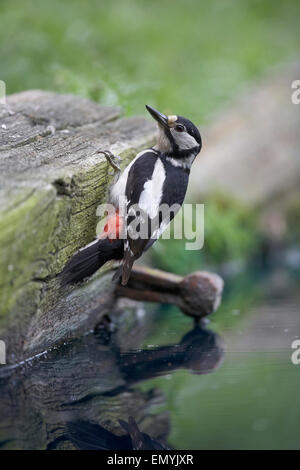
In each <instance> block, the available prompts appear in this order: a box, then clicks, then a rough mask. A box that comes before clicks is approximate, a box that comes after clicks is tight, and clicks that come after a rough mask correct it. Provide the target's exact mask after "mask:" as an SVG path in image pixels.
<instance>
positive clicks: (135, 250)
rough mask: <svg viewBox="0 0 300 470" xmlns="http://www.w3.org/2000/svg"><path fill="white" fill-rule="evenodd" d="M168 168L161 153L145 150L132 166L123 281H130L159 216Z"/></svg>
mask: <svg viewBox="0 0 300 470" xmlns="http://www.w3.org/2000/svg"><path fill="white" fill-rule="evenodd" d="M164 180H165V170H164V166H163V163H162V162H161V160H160V158H159V156H158V155H157V153H155V152H153V151H149V152H147V153H144V154H143V155H142V156H141V157H140V158H139V159H138V160H136V162H135V163H134V165H132V167H131V169H130V171H129V173H128V178H127V184H126V189H125V196H126V204H127V207H126V216H125V221H126V223H125V225H126V237H127V238H126V240H125V242H124V259H123V267H122V283H123V284H126V283H127V281H128V279H129V276H130V272H131V268H132V265H133V262H134V261H135V260H136V259H137V258H139V257H140V256H141V254H142V253H143V250H144V248H145V246H146V244H147V243H148V240H149V239H150V238H151V235H152V232H153V229H152V227H151V218H153V217H155V215H156V214H157V212H158V207H159V204H160V200H161V194H162V189H163V184H164Z"/></svg>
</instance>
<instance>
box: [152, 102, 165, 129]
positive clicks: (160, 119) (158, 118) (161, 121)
mask: <svg viewBox="0 0 300 470" xmlns="http://www.w3.org/2000/svg"><path fill="white" fill-rule="evenodd" d="M146 109H147V111H149V113H150V114H151V116H152V117H153V118H154V119H155V120H156V121H157V122H158V123H159V124H161V125H162V126H163V127H166V128H167V129H169V123H168V116H165V114H162V113H160V112H159V111H157V110H156V109H154V108H152V107H151V106H148V105H147V104H146Z"/></svg>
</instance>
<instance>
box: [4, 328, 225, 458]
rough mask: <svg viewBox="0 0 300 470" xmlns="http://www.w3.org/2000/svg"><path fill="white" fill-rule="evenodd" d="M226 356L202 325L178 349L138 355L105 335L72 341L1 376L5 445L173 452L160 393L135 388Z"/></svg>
mask: <svg viewBox="0 0 300 470" xmlns="http://www.w3.org/2000/svg"><path fill="white" fill-rule="evenodd" d="M110 336H111V337H110ZM222 358H223V345H222V340H221V338H220V337H219V336H218V335H217V334H216V333H214V332H213V331H211V330H209V329H207V328H204V327H201V326H197V327H195V328H194V329H192V330H191V331H189V332H188V333H187V334H185V335H184V336H183V338H182V339H181V341H180V342H179V343H178V344H173V345H168V346H160V347H156V348H152V349H145V350H136V351H128V350H127V351H122V350H121V348H120V347H119V346H118V344H116V340H115V337H114V334H112V335H110V334H109V333H108V332H107V330H103V331H99V330H98V331H97V332H94V333H91V334H88V335H86V336H84V337H82V338H79V339H75V340H72V341H70V342H69V343H67V344H65V345H63V346H62V348H60V349H55V350H52V351H49V352H48V354H47V356H46V357H44V358H43V359H40V360H38V361H37V362H34V361H33V363H32V364H31V365H30V367H29V366H28V367H25V368H23V369H22V370H17V369H14V371H13V373H12V374H11V375H10V376H9V375H8V374H7V371H6V373H5V374H4V375H5V376H3V378H2V379H1V378H0V396H3V397H4V396H5V397H6V399H5V400H4V401H3V406H2V410H3V412H1V415H2V416H1V418H2V420H1V423H0V436H1V441H2V447H3V448H21V449H28V448H29V449H32V448H48V449H59V448H80V449H92V448H97V449H111V450H113V449H125V448H126V449H162V448H167V447H166V446H165V444H163V443H162V442H165V441H166V440H167V437H168V433H169V417H168V415H167V414H166V413H164V414H163V413H161V414H157V415H153V414H152V413H150V409H151V408H152V406H153V405H155V404H157V401H158V397H159V398H160V399H161V396H162V393H160V392H159V391H157V390H152V391H150V392H142V391H141V390H139V389H138V388H137V387H132V385H134V384H137V383H138V382H141V381H144V380H147V379H151V378H153V377H157V376H161V375H164V374H170V373H171V372H172V371H176V370H178V369H188V370H189V371H191V372H192V373H196V374H205V373H208V372H210V371H212V370H214V369H215V368H216V367H218V366H219V364H220V363H221V361H222ZM7 397H9V398H7ZM161 401H162V400H161ZM133 416H134V418H133ZM147 430H148V431H149V430H150V433H151V436H150V435H149V434H146V432H143V431H147ZM2 436H3V437H2Z"/></svg>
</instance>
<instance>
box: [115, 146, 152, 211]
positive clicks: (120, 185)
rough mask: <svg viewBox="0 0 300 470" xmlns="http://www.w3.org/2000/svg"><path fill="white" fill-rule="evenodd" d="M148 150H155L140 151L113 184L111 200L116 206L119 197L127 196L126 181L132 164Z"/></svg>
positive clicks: (148, 150)
mask: <svg viewBox="0 0 300 470" xmlns="http://www.w3.org/2000/svg"><path fill="white" fill-rule="evenodd" d="M147 152H153V153H155V152H154V150H152V149H146V150H143V151H142V152H140V153H138V154H137V156H136V157H135V158H134V159H133V160H132V162H130V163H129V165H128V166H127V167H126V168H125V170H124V171H123V173H121V175H120V178H119V179H118V181H117V182H116V183H115V184H114V185H113V186H112V188H111V189H110V202H111V203H112V204H113V205H114V206H115V207H118V206H119V198H120V197H124V196H125V190H126V183H127V178H128V173H129V170H130V168H131V167H132V165H133V164H134V163H135V162H136V161H137V159H138V158H140V157H142V156H143V155H144V154H145V153H147Z"/></svg>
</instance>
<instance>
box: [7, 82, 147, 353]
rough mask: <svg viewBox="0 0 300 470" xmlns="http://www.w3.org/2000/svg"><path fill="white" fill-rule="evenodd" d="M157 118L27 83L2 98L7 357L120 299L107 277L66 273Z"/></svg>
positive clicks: (58, 335)
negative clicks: (63, 284) (114, 173)
mask: <svg viewBox="0 0 300 470" xmlns="http://www.w3.org/2000/svg"><path fill="white" fill-rule="evenodd" d="M154 135H155V125H154V123H152V122H151V121H150V120H149V121H148V120H146V119H145V118H141V117H132V118H122V117H121V114H120V109H119V108H116V107H110V108H108V107H103V106H100V105H98V104H96V103H93V102H92V101H90V100H87V99H83V98H80V97H76V96H72V95H59V94H55V93H49V92H43V91H26V92H23V93H18V94H15V95H12V96H9V97H8V98H7V105H6V106H4V105H2V106H1V107H0V338H1V339H3V340H5V342H6V344H7V361H8V362H15V361H17V360H18V359H21V358H22V357H24V356H26V355H27V356H28V355H31V354H32V353H33V352H34V351H39V350H42V349H43V348H46V347H48V346H49V345H51V344H53V343H54V342H57V341H60V340H63V339H65V338H67V337H69V336H70V335H72V334H73V333H74V332H76V331H79V330H80V329H81V328H86V327H88V326H89V325H90V324H94V323H95V318H97V319H99V316H102V315H103V314H105V313H107V311H109V309H110V308H111V305H112V302H113V296H112V287H111V285H110V282H108V278H107V276H105V275H103V273H102V275H101V274H100V275H98V276H96V277H95V279H94V280H93V282H90V283H88V284H87V285H84V286H83V287H81V288H79V289H77V290H75V291H72V293H70V292H65V291H64V292H62V291H61V290H60V289H59V286H58V282H57V274H58V273H59V272H60V271H61V269H62V267H63V266H64V264H65V262H66V261H67V259H68V258H69V257H70V256H71V255H72V254H73V253H74V252H75V251H76V250H77V249H78V248H80V247H82V246H84V245H85V244H86V243H88V242H90V241H91V240H92V239H93V238H94V237H95V235H96V232H95V228H96V224H97V216H96V208H97V206H98V204H100V203H103V202H105V200H106V191H107V187H108V184H109V182H110V180H111V176H110V168H109V167H108V164H107V162H106V160H105V158H104V156H103V155H99V154H96V150H98V149H109V150H111V151H112V152H114V153H115V154H119V155H120V156H121V158H122V164H121V165H122V166H123V167H124V166H125V165H127V164H128V162H129V161H130V159H131V158H133V157H134V156H135V155H136V153H137V151H139V150H141V149H142V148H144V147H146V146H148V145H149V144H152V143H153V139H154Z"/></svg>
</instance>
